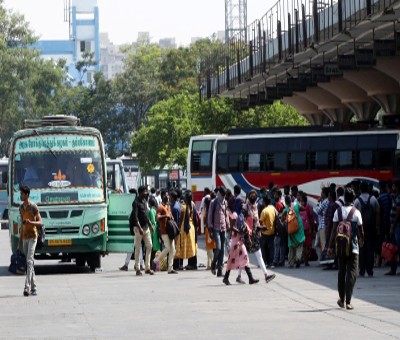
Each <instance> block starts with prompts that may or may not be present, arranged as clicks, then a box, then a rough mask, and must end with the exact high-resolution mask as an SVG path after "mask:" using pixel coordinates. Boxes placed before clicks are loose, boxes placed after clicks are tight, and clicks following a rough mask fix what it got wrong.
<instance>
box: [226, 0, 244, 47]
mask: <svg viewBox="0 0 400 340" xmlns="http://www.w3.org/2000/svg"><path fill="white" fill-rule="evenodd" d="M246 28H247V0H225V41H229V40H230V39H231V38H233V37H234V36H237V35H238V34H241V35H242V37H243V38H242V40H244V41H246V42H247V38H246V36H247V35H246Z"/></svg>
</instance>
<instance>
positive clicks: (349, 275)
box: [328, 188, 364, 310]
mask: <svg viewBox="0 0 400 340" xmlns="http://www.w3.org/2000/svg"><path fill="white" fill-rule="evenodd" d="M353 200H354V191H353V190H352V189H351V188H345V193H344V203H345V205H344V206H343V207H340V208H338V209H337V210H336V211H335V214H334V216H333V228H334V229H333V231H332V233H331V239H330V242H329V248H328V256H332V255H333V247H334V245H335V241H336V235H337V227H338V224H339V222H340V221H339V214H338V211H339V209H341V212H342V219H343V220H345V219H346V218H347V216H348V215H349V214H350V213H351V211H352V210H353ZM352 214H353V216H352V218H351V225H352V232H351V240H350V253H349V255H348V256H342V257H338V264H339V272H338V292H339V300H338V301H337V304H338V306H339V307H341V308H345V307H346V309H348V310H351V309H353V306H352V304H351V297H352V295H353V288H354V285H355V283H356V278H357V264H358V255H359V247H360V248H362V247H363V245H364V230H363V225H362V224H363V221H362V217H361V213H360V211H359V210H357V209H356V208H355V207H354V211H353V212H352ZM345 302H346V305H345Z"/></svg>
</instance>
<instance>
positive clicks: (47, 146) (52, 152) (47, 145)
mask: <svg viewBox="0 0 400 340" xmlns="http://www.w3.org/2000/svg"><path fill="white" fill-rule="evenodd" d="M33 131H34V132H35V133H36V134H37V135H38V136H39V138H40V139H41V140H42V142H43V145H44V146H46V148H47V149H49V151H50V152H51V154H52V155H53V156H54V158H55V159H57V156H56V154H55V153H54V151H53V150H52V149H51V147H50V146H49V144H47V143H46V142H45V140H44V139H43V137H42V136H41V135H40V133H39V132H37V131H36V130H33Z"/></svg>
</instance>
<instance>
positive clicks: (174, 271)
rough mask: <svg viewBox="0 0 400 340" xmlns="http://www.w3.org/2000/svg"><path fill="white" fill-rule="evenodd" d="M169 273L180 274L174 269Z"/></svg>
mask: <svg viewBox="0 0 400 340" xmlns="http://www.w3.org/2000/svg"><path fill="white" fill-rule="evenodd" d="M168 274H178V272H177V271H176V270H173V269H172V270H171V271H170V272H168Z"/></svg>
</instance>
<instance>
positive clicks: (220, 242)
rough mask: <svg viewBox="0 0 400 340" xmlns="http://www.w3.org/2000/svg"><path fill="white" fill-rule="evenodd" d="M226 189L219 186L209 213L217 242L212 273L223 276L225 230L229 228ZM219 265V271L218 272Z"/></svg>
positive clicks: (212, 231)
mask: <svg viewBox="0 0 400 340" xmlns="http://www.w3.org/2000/svg"><path fill="white" fill-rule="evenodd" d="M225 195H226V190H225V188H224V187H219V189H218V193H217V197H216V198H215V199H213V200H212V201H211V203H210V208H209V213H208V228H209V229H210V234H211V235H212V236H213V238H214V240H215V242H216V248H215V250H214V258H213V260H212V262H211V273H212V274H214V275H215V274H217V276H218V277H222V265H223V262H224V246H225V232H226V230H227V229H229V215H228V211H227V210H228V209H227V208H228V204H227V203H226V200H225ZM216 267H217V269H218V270H217V272H216V270H215V269H216Z"/></svg>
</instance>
